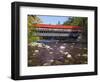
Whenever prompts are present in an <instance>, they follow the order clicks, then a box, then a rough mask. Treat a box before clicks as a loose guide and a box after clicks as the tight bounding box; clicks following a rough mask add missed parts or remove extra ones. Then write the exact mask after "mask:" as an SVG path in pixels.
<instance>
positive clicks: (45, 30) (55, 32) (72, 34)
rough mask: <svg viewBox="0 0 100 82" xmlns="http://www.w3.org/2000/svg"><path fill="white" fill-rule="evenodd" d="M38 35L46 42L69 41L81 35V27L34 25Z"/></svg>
mask: <svg viewBox="0 0 100 82" xmlns="http://www.w3.org/2000/svg"><path fill="white" fill-rule="evenodd" d="M34 26H35V27H36V34H34V36H41V37H43V38H44V39H45V40H48V39H49V40H51V39H52V40H67V39H77V37H78V36H79V35H80V34H81V27H80V26H65V25H50V24H34Z"/></svg>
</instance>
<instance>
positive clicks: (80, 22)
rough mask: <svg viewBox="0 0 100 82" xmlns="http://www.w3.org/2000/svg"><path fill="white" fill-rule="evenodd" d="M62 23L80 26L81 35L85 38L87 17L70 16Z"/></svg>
mask: <svg viewBox="0 0 100 82" xmlns="http://www.w3.org/2000/svg"><path fill="white" fill-rule="evenodd" d="M63 25H73V26H80V27H81V29H82V31H83V32H82V35H83V37H85V39H87V29H88V28H87V27H88V19H87V17H70V18H69V19H68V21H65V22H64V23H63Z"/></svg>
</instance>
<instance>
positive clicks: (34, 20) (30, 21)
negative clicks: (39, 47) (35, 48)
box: [28, 15, 42, 43]
mask: <svg viewBox="0 0 100 82" xmlns="http://www.w3.org/2000/svg"><path fill="white" fill-rule="evenodd" d="M38 23H42V21H41V20H40V18H39V17H37V16H36V15H28V43H31V42H33V41H36V40H39V39H40V38H39V37H33V34H34V33H36V31H35V28H36V27H35V25H34V24H38Z"/></svg>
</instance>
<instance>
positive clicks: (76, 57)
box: [28, 42, 88, 66]
mask: <svg viewBox="0 0 100 82" xmlns="http://www.w3.org/2000/svg"><path fill="white" fill-rule="evenodd" d="M86 45H87V44H86V43H47V44H44V43H36V42H34V43H32V44H31V45H28V66H50V65H72V64H87V63H88V62H87V61H88V60H87V57H88V56H87V55H88V54H87V46H86Z"/></svg>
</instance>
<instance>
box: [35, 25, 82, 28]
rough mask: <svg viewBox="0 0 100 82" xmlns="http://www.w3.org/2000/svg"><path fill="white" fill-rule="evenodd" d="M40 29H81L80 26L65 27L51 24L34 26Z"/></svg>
mask: <svg viewBox="0 0 100 82" xmlns="http://www.w3.org/2000/svg"><path fill="white" fill-rule="evenodd" d="M34 26H36V27H38V28H52V29H55V28H57V29H80V26H65V25H50V24H34Z"/></svg>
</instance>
